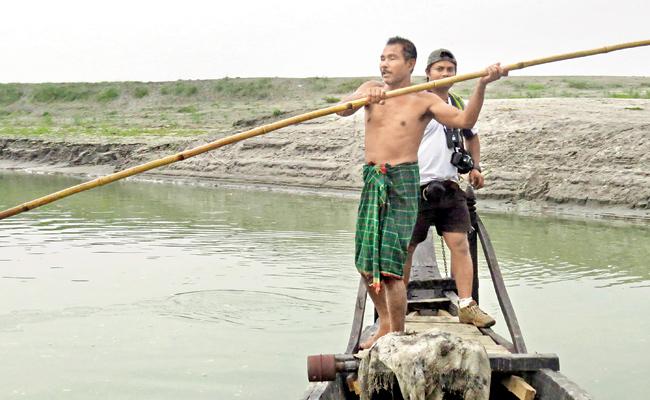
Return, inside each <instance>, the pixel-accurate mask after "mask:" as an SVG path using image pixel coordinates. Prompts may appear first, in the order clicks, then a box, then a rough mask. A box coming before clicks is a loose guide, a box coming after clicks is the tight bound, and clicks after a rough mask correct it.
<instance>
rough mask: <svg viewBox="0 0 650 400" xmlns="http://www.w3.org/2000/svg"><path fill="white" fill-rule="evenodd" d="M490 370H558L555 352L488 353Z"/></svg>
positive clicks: (558, 362) (558, 361) (557, 359)
mask: <svg viewBox="0 0 650 400" xmlns="http://www.w3.org/2000/svg"><path fill="white" fill-rule="evenodd" d="M488 356H489V358H490V366H491V367H492V371H493V372H494V371H497V372H521V371H538V370H540V369H544V368H547V369H550V370H553V371H559V370H560V360H559V358H558V356H557V354H537V353H535V354H521V353H515V354H488Z"/></svg>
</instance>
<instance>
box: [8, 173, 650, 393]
mask: <svg viewBox="0 0 650 400" xmlns="http://www.w3.org/2000/svg"><path fill="white" fill-rule="evenodd" d="M76 183H78V181H77V180H75V179H71V178H63V177H55V176H27V175H22V174H13V173H11V174H8V173H4V174H3V173H0V207H1V208H6V207H9V206H13V205H15V204H18V203H20V202H24V201H26V200H30V199H32V198H35V197H38V196H42V195H44V194H47V193H49V192H51V191H55V190H59V189H61V188H63V187H67V186H70V185H72V184H76ZM355 211H356V202H355V201H352V200H345V199H339V198H321V197H314V196H297V195H289V194H280V193H272V192H266V191H238V190H231V189H218V188H206V187H191V186H181V185H174V184H145V183H132V182H118V183H115V184H112V185H109V186H106V187H103V188H101V189H97V190H93V191H90V192H85V193H82V194H79V195H75V196H72V197H70V198H67V199H64V200H62V201H59V202H56V203H53V204H50V205H48V206H45V207H42V208H38V209H36V210H33V211H30V212H28V213H25V214H21V215H19V216H16V217H13V218H10V219H7V220H3V221H0V228H1V229H0V293H2V301H1V302H0V358H1V359H2V360H3V363H0V398H11V397H12V396H13V397H22V398H32V399H42V398H59V397H61V398H62V397H65V398H66V399H87V398H151V399H175V398H191V399H202V398H206V399H207V398H211V399H213V398H225V399H226V398H247V399H279V398H297V397H299V395H300V393H301V392H302V391H303V389H304V388H305V387H306V376H305V356H306V355H308V354H312V353H328V352H340V351H342V350H343V347H344V346H345V344H346V343H347V334H348V330H349V323H350V320H351V317H352V315H351V314H352V308H353V303H354V298H355V295H356V288H357V282H358V277H357V275H356V272H355V271H354V267H353V254H352V252H353V235H354V232H353V230H354V222H355V221H354V220H355ZM483 219H484V222H485V224H486V226H487V227H488V229H489V231H490V234H491V237H492V240H493V242H494V245H495V248H496V250H497V254H498V255H499V259H500V263H501V266H502V269H503V272H504V275H505V277H506V280H507V284H508V285H509V287H510V293H511V297H512V298H513V302H514V305H515V307H516V309H517V312H518V316H519V318H520V322H521V325H522V329H523V331H524V334H525V336H526V338H527V343H528V346H529V348H531V349H534V350H537V351H540V352H557V353H558V354H559V355H560V358H561V360H562V369H563V371H564V372H565V373H566V374H567V375H568V376H570V377H571V378H573V379H575V380H576V381H578V382H579V383H580V384H581V385H583V386H585V387H586V388H587V389H588V390H590V391H592V392H593V393H594V394H595V395H596V397H599V398H622V397H621V396H632V395H633V394H635V393H637V394H638V396H637V397H639V396H640V395H641V393H645V391H647V390H648V389H650V388H648V387H647V384H646V387H645V388H644V387H643V385H644V384H642V383H641V382H646V380H645V378H644V376H645V372H647V371H649V370H650V364H649V362H648V361H647V360H646V359H645V358H642V357H641V356H639V354H647V353H648V350H650V344H648V342H647V338H646V337H647V335H646V334H645V332H647V331H648V329H650V326H648V319H647V318H639V317H638V316H639V315H648V313H649V312H650V309H649V308H650V306H649V305H648V302H647V297H648V293H649V289H648V288H649V287H650V272H649V271H648V268H647V261H646V260H648V259H650V248H649V246H648V245H647V244H648V243H649V241H648V239H650V232H649V230H648V229H647V228H643V227H631V226H611V225H605V224H596V223H586V222H576V221H570V222H567V221H562V220H550V219H544V218H519V217H511V216H503V215H485V216H483ZM481 278H482V281H483V285H482V288H481V295H482V304H483V306H484V307H485V308H486V309H488V310H489V311H490V312H492V313H494V314H498V303H497V302H496V299H494V297H493V295H492V294H491V293H490V291H489V282H488V281H487V279H489V278H488V274H487V272H486V271H485V269H484V268H483V269H482V272H481ZM631 305H633V308H634V309H635V315H637V316H636V317H635V316H634V315H630V312H629V309H630V307H631ZM603 320H606V321H607V323H606V324H603ZM551 327H552V329H550V328H551ZM497 330H499V331H500V332H501V333H502V334H504V335H507V332H506V331H505V324H503V323H502V322H501V321H500V322H499V323H498V325H497ZM617 335H624V337H625V338H626V340H625V344H622V343H620V342H617V341H611V340H609V338H610V337H616V336H617ZM586 354H589V356H586ZM627 365H635V366H636V368H634V369H632V370H630V369H629V368H627V367H626V366H627ZM612 381H616V382H619V385H609V384H608V382H612ZM621 388H624V389H621ZM622 390H625V395H623V394H622V393H623V391H622ZM630 391H632V392H634V393H632V392H630ZM633 397H634V396H632V397H631V398H633Z"/></svg>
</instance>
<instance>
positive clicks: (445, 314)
mask: <svg viewBox="0 0 650 400" xmlns="http://www.w3.org/2000/svg"><path fill="white" fill-rule="evenodd" d="M438 315H440V316H443V317H453V315H451V313H450V312H449V311H447V310H438ZM456 318H458V316H456Z"/></svg>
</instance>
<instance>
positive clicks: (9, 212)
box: [0, 40, 650, 220]
mask: <svg viewBox="0 0 650 400" xmlns="http://www.w3.org/2000/svg"><path fill="white" fill-rule="evenodd" d="M648 45H650V40H641V41H637V42H628V43H621V44H616V45H613V46H605V47H599V48H596V49H591V50H582V51H576V52H573V53H565V54H559V55H556V56H550V57H544V58H537V59H534V60H529V61H521V62H518V63H514V64H509V65H506V66H504V67H503V68H504V69H505V70H507V71H514V70H517V69H523V68H527V67H531V66H533V65H540V64H548V63H552V62H556V61H562V60H569V59H572V58H580V57H588V56H592V55H596V54H603V53H609V52H612V51H617V50H623V49H629V48H633V47H642V46H648ZM485 75H487V71H486V70H482V71H478V72H472V73H468V74H463V75H456V76H453V77H450V78H445V79H438V80H435V81H430V82H426V83H421V84H418V85H413V86H408V87H405V88H401V89H396V90H391V91H388V92H386V97H387V98H391V97H396V96H402V95H405V94H408V93H414V92H419V91H422V90H429V89H432V88H435V87H437V86H448V85H450V84H453V83H457V82H462V81H467V80H470V79H475V78H480V77H482V76H485ZM366 104H368V99H367V98H363V99H358V100H354V101H349V102H347V103H343V104H338V105H335V106H331V107H327V108H322V109H320V110H315V111H311V112H308V113H305V114H301V115H296V116H294V117H291V118H286V119H283V120H280V121H276V122H273V123H270V124H267V125H262V126H260V127H257V128H254V129H251V130H248V131H246V132H241V133H237V134H235V135H231V136H228V137H225V138H222V139H218V140H215V141H213V142H210V143H206V144H204V145H201V146H198V147H195V148H193V149H189V150H185V151H182V152H180V153H177V154H173V155H170V156H167V157H163V158H160V159H158V160H153V161H149V162H148V163H145V164H141V165H137V166H135V167H131V168H127V169H125V170H122V171H119V172H115V173H113V174H110V175H106V176H103V177H99V178H96V179H93V180H91V181H88V182H85V183H81V184H79V185H75V186H71V187H69V188H67V189H64V190H60V191H58V192H54V193H52V194H49V195H47V196H44V197H40V198H38V199H34V200H32V201H28V202H26V203H23V204H19V205H17V206H15V207H11V208H9V209H6V210H4V211H2V212H0V220H2V219H5V218H8V217H11V216H13V215H16V214H20V213H22V212H25V211H29V210H32V209H34V208H36V207H40V206H43V205H45V204H49V203H52V202H53V201H56V200H59V199H62V198H64V197H68V196H70V195H73V194H75V193H79V192H83V191H85V190H89V189H93V188H95V187H98V186H103V185H106V184H108V183H111V182H115V181H117V180H120V179H123V178H126V177H129V176H133V175H136V174H139V173H142V172H145V171H149V170H151V169H154V168H158V167H162V166H164V165H168V164H172V163H175V162H177V161H182V160H185V159H188V158H190V157H194V156H196V155H199V154H202V153H205V152H207V151H210V150H214V149H218V148H219V147H223V146H226V145H229V144H232V143H236V142H239V141H241V140H244V139H248V138H251V137H254V136H259V135H263V134H266V133H269V132H272V131H275V130H277V129H280V128H284V127H287V126H289V125H294V124H297V123H300V122H304V121H309V120H312V119H315V118H319V117H323V116H325V115H330V114H334V113H336V112H341V111H345V110H351V109H356V108H360V107H363V106H365V105H366Z"/></svg>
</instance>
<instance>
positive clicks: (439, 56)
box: [425, 49, 458, 71]
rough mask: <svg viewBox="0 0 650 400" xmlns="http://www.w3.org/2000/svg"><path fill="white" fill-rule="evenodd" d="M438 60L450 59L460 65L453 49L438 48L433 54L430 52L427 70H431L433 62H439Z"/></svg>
mask: <svg viewBox="0 0 650 400" xmlns="http://www.w3.org/2000/svg"><path fill="white" fill-rule="evenodd" d="M438 61H449V62H451V63H453V64H454V65H456V66H458V64H456V57H454V54H453V53H452V52H451V51H449V50H447V49H438V50H434V51H432V52H431V54H429V58H428V59H427V67H426V68H425V71H428V70H429V67H430V66H431V64H433V63H437V62H438Z"/></svg>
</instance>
